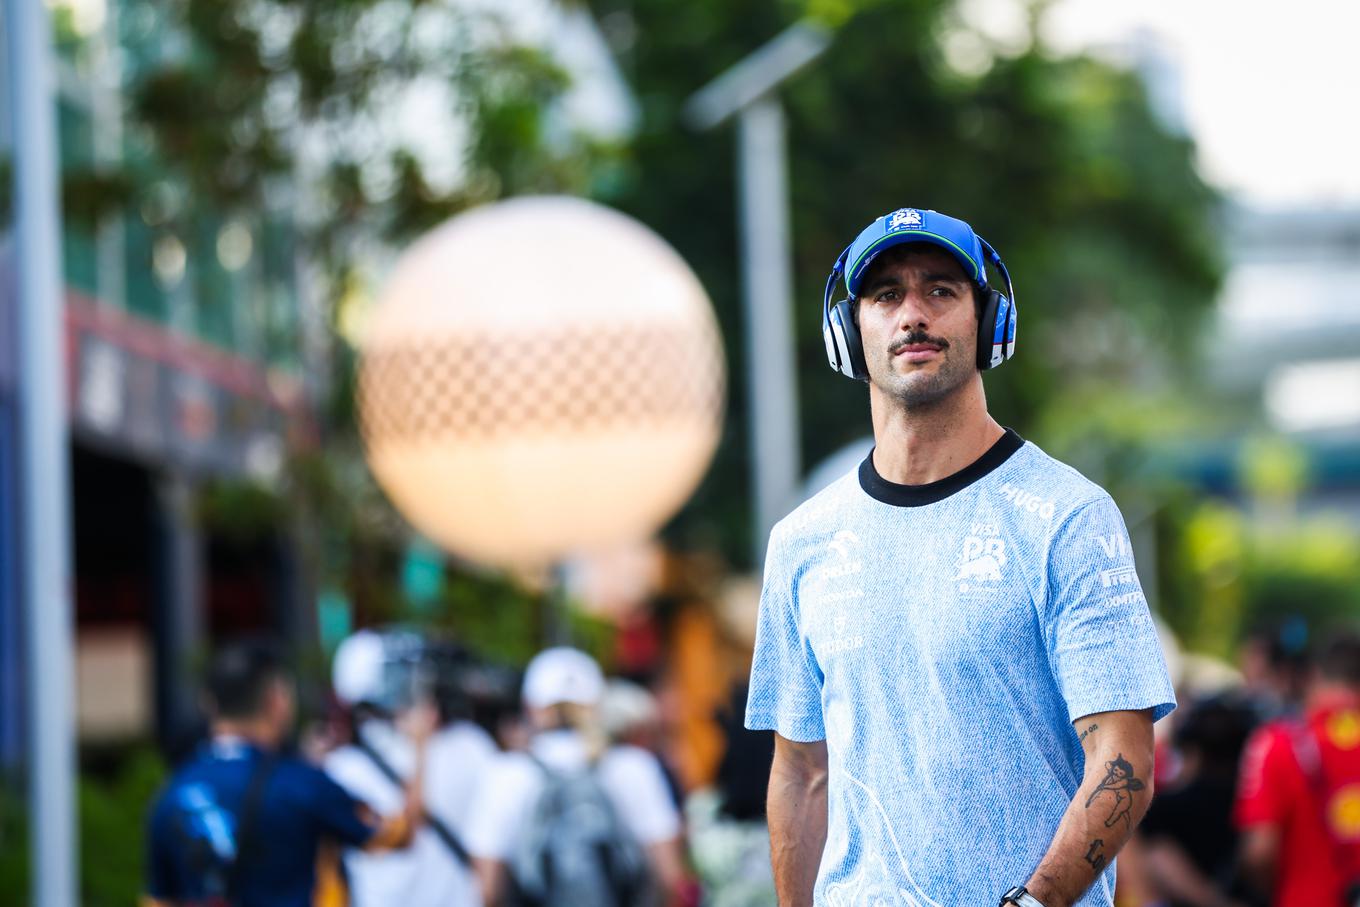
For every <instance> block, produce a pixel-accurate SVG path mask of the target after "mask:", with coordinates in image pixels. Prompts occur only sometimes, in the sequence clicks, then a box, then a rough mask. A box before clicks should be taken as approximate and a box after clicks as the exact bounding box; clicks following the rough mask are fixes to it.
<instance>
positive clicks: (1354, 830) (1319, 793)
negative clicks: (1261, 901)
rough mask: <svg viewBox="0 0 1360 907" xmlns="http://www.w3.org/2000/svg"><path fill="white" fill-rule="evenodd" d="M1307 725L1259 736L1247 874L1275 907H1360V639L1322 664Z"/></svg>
mask: <svg viewBox="0 0 1360 907" xmlns="http://www.w3.org/2000/svg"><path fill="white" fill-rule="evenodd" d="M1305 709H1306V714H1305V717H1304V718H1303V719H1302V720H1297V719H1294V720H1283V721H1275V722H1271V723H1270V724H1267V725H1265V726H1264V727H1262V728H1261V729H1260V730H1258V731H1257V732H1256V733H1255V734H1254V735H1253V736H1252V739H1251V740H1250V741H1249V742H1248V744H1247V748H1246V752H1245V753H1244V754H1243V758H1242V769H1241V777H1240V779H1239V784H1238V790H1237V803H1236V807H1235V810H1234V814H1235V815H1234V818H1235V820H1236V823H1237V826H1238V828H1239V829H1240V830H1241V833H1242V868H1243V871H1244V873H1245V874H1247V875H1248V876H1249V877H1250V878H1251V879H1253V880H1254V881H1255V882H1256V883H1257V885H1259V886H1260V887H1261V889H1262V891H1270V892H1271V893H1272V897H1271V904H1272V905H1274V907H1341V905H1347V907H1353V905H1356V904H1360V897H1358V896H1357V895H1360V636H1354V635H1350V634H1347V635H1343V636H1339V637H1337V638H1335V639H1333V640H1332V641H1331V642H1330V643H1329V644H1328V645H1327V646H1326V648H1325V649H1324V651H1323V653H1322V656H1321V658H1320V659H1319V660H1318V663H1317V666H1316V669H1315V673H1314V677H1313V680H1312V682H1311V684H1310V687H1309V692H1308V696H1307V699H1306V700H1305Z"/></svg>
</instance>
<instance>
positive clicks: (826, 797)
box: [746, 208, 1175, 907]
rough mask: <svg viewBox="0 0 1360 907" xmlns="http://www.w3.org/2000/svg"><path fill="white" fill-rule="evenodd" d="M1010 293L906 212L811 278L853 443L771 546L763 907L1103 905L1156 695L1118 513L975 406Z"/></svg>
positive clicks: (1164, 697) (953, 223)
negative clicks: (864, 423)
mask: <svg viewBox="0 0 1360 907" xmlns="http://www.w3.org/2000/svg"><path fill="white" fill-rule="evenodd" d="M984 254H985V256H986V258H985V259H984ZM988 262H990V263H991V264H992V265H993V266H994V267H995V268H996V269H997V271H998V272H999V273H1000V275H1001V277H1002V278H1003V281H1004V283H1005V286H1004V288H1003V289H1004V293H1002V292H998V291H997V290H995V289H993V288H992V287H991V286H990V285H989V284H988V276H987V271H986V264H987V263H988ZM842 277H843V278H844V279H845V284H846V288H847V289H848V291H849V298H848V299H846V300H844V301H842V302H839V303H836V304H834V305H833V304H832V302H831V300H832V294H833V291H834V289H835V286H836V284H837V282H838V281H839V280H840V279H841V278H842ZM1009 284H1010V278H1009V276H1008V275H1007V272H1006V270H1005V266H1004V264H1002V262H1001V259H1000V257H999V256H998V255H997V254H996V253H995V251H994V250H993V249H992V247H991V246H989V245H987V244H986V243H985V242H983V241H982V240H981V239H980V238H979V237H978V236H977V235H976V234H975V233H974V232H973V230H972V228H971V227H969V226H968V224H966V223H964V222H963V221H960V220H957V219H955V218H952V217H948V216H946V215H943V214H939V213H936V212H934V211H926V210H918V209H911V208H904V209H901V210H898V211H894V212H892V213H891V214H888V215H885V216H883V217H880V218H879V219H878V220H876V221H874V222H873V223H872V224H870V225H869V226H868V227H867V228H866V229H865V230H864V231H863V232H861V233H860V235H859V237H858V238H857V239H856V240H855V241H854V242H853V243H851V245H850V246H849V247H848V248H847V249H846V250H845V252H843V253H842V255H841V257H840V259H839V261H838V262H837V264H836V266H835V268H834V269H833V272H832V275H831V277H830V279H828V281H827V294H826V298H825V300H824V303H823V328H824V332H825V334H826V340H827V353H828V357H829V358H830V360H831V364H832V367H833V368H835V369H837V370H838V371H840V372H842V373H843V374H846V375H848V376H852V377H855V378H859V379H862V380H866V381H867V382H868V384H869V402H870V412H871V415H872V420H873V428H874V440H875V447H874V450H873V451H872V452H871V454H870V455H869V457H868V458H867V459H865V460H864V462H863V463H862V464H861V465H860V467H859V469H858V470H857V471H856V472H854V473H851V474H849V475H847V476H845V477H843V478H842V479H840V480H838V481H837V482H834V483H833V484H832V485H831V486H829V487H828V488H827V489H825V490H824V491H822V492H821V493H819V494H818V495H817V496H815V497H814V498H812V499H811V500H810V501H808V502H807V503H805V504H804V505H803V506H801V507H800V508H798V510H796V511H795V512H794V513H793V514H791V515H790V516H789V517H787V518H786V519H784V520H783V521H782V522H780V523H779V525H778V526H776V527H775V529H774V531H773V532H772V533H771V537H770V544H769V554H768V557H767V560H766V565H765V585H764V589H763V592H762V597H761V606H760V618H759V624H758V628H757V639H756V650H755V659H754V662H753V666H752V671H751V691H750V696H749V699H748V702H747V718H746V723H747V726H748V727H750V728H752V729H772V730H774V731H776V732H777V734H776V738H775V758H774V764H773V768H772V772H771V778H770V788H769V794H768V805H767V812H768V816H769V822H770V833H771V850H772V857H773V863H774V872H775V884H776V888H777V889H778V891H779V895H780V903H781V904H783V905H785V907H805V905H808V904H816V905H826V907H833V905H834V907H840V905H846V907H849V905H861V904H885V905H909V907H943V905H948V907H954V905H965V904H966V905H986V904H997V903H998V902H1002V903H1007V904H1020V905H1023V907H1035V905H1042V907H1068V905H1072V904H1077V903H1080V904H1082V905H1086V907H1094V905H1105V907H1108V905H1110V904H1111V903H1112V901H1113V892H1114V858H1115V854H1116V853H1118V851H1119V848H1120V847H1121V846H1122V845H1123V843H1124V842H1125V841H1126V840H1127V839H1128V837H1129V835H1130V833H1131V832H1132V830H1133V827H1134V826H1135V825H1137V823H1138V821H1139V819H1141V818H1142V815H1143V813H1144V812H1145V811H1146V809H1147V806H1148V802H1149V800H1150V799H1151V796H1152V752H1153V740H1152V723H1153V722H1154V721H1155V720H1157V719H1158V718H1160V717H1162V716H1163V715H1165V714H1167V713H1168V712H1170V711H1171V709H1172V708H1174V706H1175V702H1174V696H1173V693H1172V690H1171V683H1170V681H1169V679H1168V677H1167V672H1166V666H1165V664H1164V662H1163V659H1162V654H1161V650H1160V648H1159V645H1158V641H1157V635H1156V632H1155V630H1154V628H1153V624H1152V620H1151V618H1150V615H1149V613H1148V607H1147V603H1146V602H1145V601H1144V598H1143V594H1142V591H1141V588H1140V586H1139V583H1138V577H1137V574H1136V573H1135V571H1134V566H1133V558H1132V554H1131V551H1130V546H1129V541H1128V535H1127V532H1126V530H1125V527H1124V522H1123V519H1122V518H1121V516H1120V514H1119V511H1118V509H1117V508H1116V507H1115V505H1114V503H1113V501H1111V499H1110V497H1109V495H1107V494H1106V493H1105V492H1104V491H1102V490H1101V489H1100V488H1099V487H1097V486H1095V485H1094V484H1092V483H1091V482H1089V481H1087V480H1086V479H1084V478H1083V477H1082V476H1081V475H1079V474H1078V473H1077V472H1075V471H1074V470H1072V469H1071V468H1069V467H1067V466H1065V465H1063V464H1061V463H1058V462H1057V461H1055V460H1053V459H1051V458H1050V457H1048V456H1047V455H1046V454H1044V453H1043V452H1042V451H1041V450H1039V449H1038V448H1037V447H1035V446H1034V445H1033V444H1029V443H1026V442H1025V441H1023V440H1021V439H1020V437H1018V436H1017V435H1016V434H1015V433H1014V432H1012V431H1007V430H1005V429H1003V428H1002V427H1001V426H1000V425H998V424H997V423H996V421H995V420H993V419H992V417H991V416H990V415H989V414H988V412H987V403H986V397H985V395H984V393H983V385H982V376H981V374H980V372H981V371H982V370H984V369H987V368H991V367H995V366H996V365H1000V364H1001V363H1002V362H1004V361H1005V360H1006V359H1007V358H1009V356H1010V355H1011V353H1012V352H1013V351H1014V347H1015V303H1014V296H1013V293H1012V290H1011V288H1010V285H1009ZM1093 883H1094V885H1093Z"/></svg>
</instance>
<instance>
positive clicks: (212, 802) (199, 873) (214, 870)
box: [175, 755, 275, 907]
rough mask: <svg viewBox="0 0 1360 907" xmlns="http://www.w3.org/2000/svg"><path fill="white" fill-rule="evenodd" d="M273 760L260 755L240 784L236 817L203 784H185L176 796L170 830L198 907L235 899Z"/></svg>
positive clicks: (228, 905) (229, 904)
mask: <svg viewBox="0 0 1360 907" xmlns="http://www.w3.org/2000/svg"><path fill="white" fill-rule="evenodd" d="M274 764H275V759H274V757H273V756H271V755H264V756H261V757H260V758H259V759H258V760H257V761H256V763H255V767H254V768H253V769H252V770H251V775H250V778H249V780H248V781H247V783H246V793H245V798H244V800H243V801H242V804H241V815H240V816H239V817H234V816H232V815H231V814H230V813H229V812H228V811H227V810H226V809H224V808H223V807H222V806H221V805H220V804H219V803H218V801H217V796H216V793H215V792H214V791H213V789H212V788H211V787H210V786H208V785H206V784H189V785H185V786H184V787H182V788H181V789H180V790H179V792H178V795H177V796H176V813H177V815H176V823H175V824H176V830H177V832H178V834H179V842H180V846H181V847H182V848H183V851H184V856H185V864H186V866H187V867H188V868H189V871H190V872H191V873H193V875H194V877H195V879H196V881H197V885H196V886H195V887H196V888H197V889H198V891H199V892H200V893H201V899H198V900H190V901H188V902H187V903H189V904H192V905H203V907H234V905H236V904H237V903H238V898H239V897H240V886H241V872H242V867H243V866H244V865H247V864H249V863H250V862H251V859H252V856H253V854H254V852H255V847H254V845H255V842H256V832H257V831H258V829H257V827H256V826H257V824H258V822H257V820H258V813H259V807H260V801H261V799H262V798H263V796H264V788H265V785H266V784H267V783H268V781H269V778H270V776H271V775H272V774H273V772H274Z"/></svg>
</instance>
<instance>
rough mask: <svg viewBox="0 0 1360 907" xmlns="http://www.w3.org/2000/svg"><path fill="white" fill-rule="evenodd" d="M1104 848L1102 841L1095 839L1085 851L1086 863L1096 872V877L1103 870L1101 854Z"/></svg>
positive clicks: (1103, 855)
mask: <svg viewBox="0 0 1360 907" xmlns="http://www.w3.org/2000/svg"><path fill="white" fill-rule="evenodd" d="M1104 847H1105V841H1104V839H1102V838H1096V839H1095V840H1094V841H1092V842H1091V846H1090V847H1089V848H1087V850H1086V857H1085V859H1086V862H1087V863H1090V864H1091V868H1092V869H1094V870H1095V871H1096V875H1100V871H1101V870H1102V869H1104V868H1105V854H1104V853H1103V852H1102V849H1103V848H1104Z"/></svg>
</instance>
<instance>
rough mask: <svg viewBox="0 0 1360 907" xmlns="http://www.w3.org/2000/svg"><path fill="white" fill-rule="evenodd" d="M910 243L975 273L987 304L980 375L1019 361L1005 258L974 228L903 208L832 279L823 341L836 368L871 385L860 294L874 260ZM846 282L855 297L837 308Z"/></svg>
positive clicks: (844, 259)
mask: <svg viewBox="0 0 1360 907" xmlns="http://www.w3.org/2000/svg"><path fill="white" fill-rule="evenodd" d="M932 228H933V229H932ZM904 242H929V243H933V244H935V245H938V246H940V247H942V248H943V249H944V250H945V251H947V252H949V253H950V254H951V255H953V256H954V257H955V258H958V259H959V262H960V264H963V265H964V266H965V269H966V270H968V271H971V272H972V273H971V275H970V276H971V278H972V281H973V286H974V292H977V293H979V294H981V303H982V304H981V305H980V306H979V308H978V338H977V367H978V369H979V370H981V371H986V370H988V369H993V368H996V367H997V366H998V365H1000V364H1001V363H1003V362H1005V361H1006V360H1007V359H1009V358H1011V357H1012V356H1014V355H1015V328H1016V321H1017V320H1018V313H1017V310H1016V305H1015V288H1014V287H1013V286H1012V284H1011V275H1010V272H1009V271H1008V270H1007V269H1006V264H1005V262H1003V261H1002V260H1001V256H1000V255H998V254H997V252H996V250H995V249H993V248H992V246H991V244H990V243H988V242H987V241H986V240H985V239H983V238H982V237H980V236H978V235H977V234H976V233H974V232H973V228H972V227H970V226H968V224H966V223H964V222H963V221H961V220H958V219H957V218H953V217H949V216H948V215H944V214H940V213H938V212H936V211H929V210H923V209H921V210H918V209H914V208H900V209H898V210H897V211H894V212H892V213H890V214H885V215H883V216H882V217H880V218H878V219H877V220H875V221H874V222H873V223H872V224H870V225H869V226H868V227H866V228H865V229H864V230H863V231H862V232H861V233H860V235H859V236H858V237H857V238H856V239H855V241H854V242H852V243H851V244H850V245H848V246H846V247H845V250H844V251H842V252H841V254H840V255H839V256H838V257H837V259H836V263H835V265H833V266H832V268H831V274H830V276H828V277H827V279H826V292H825V294H824V295H823V297H822V339H823V340H824V341H825V343H826V358H827V361H828V362H829V363H830V364H831V367H832V368H833V369H835V370H836V371H838V372H840V373H841V374H842V375H845V376H846V377H847V378H854V379H856V380H859V381H868V380H869V369H868V367H867V365H866V364H865V361H864V343H863V341H862V340H861V338H860V334H859V325H857V324H856V323H855V313H854V294H855V292H856V291H857V290H858V285H859V279H860V278H861V277H862V276H863V274H864V271H865V269H867V268H868V266H869V263H870V262H871V261H872V260H873V258H874V257H875V256H876V255H877V254H878V253H879V252H881V251H883V250H884V249H886V248H888V247H889V246H894V245H898V244H900V243H904ZM852 253H853V256H852ZM984 254H985V256H986V258H987V260H989V261H990V262H991V263H992V265H993V267H995V268H996V270H997V272H998V273H999V274H1000V275H1001V279H1002V280H1003V281H1005V284H1006V291H1005V292H1004V293H1002V292H1000V291H999V290H997V289H996V288H994V287H992V286H990V285H989V284H988V282H987V271H986V267H985V263H984V262H983V261H982V260H981V259H982V257H983V255H984ZM975 256H976V257H975ZM847 263H849V271H848V272H847ZM842 278H844V279H845V282H846V290H847V291H848V292H849V293H850V295H849V296H847V297H846V298H844V299H841V300H839V301H837V302H835V303H833V302H832V301H831V300H832V297H833V296H834V295H835V291H836V283H837V282H838V281H840V280H841V279H842Z"/></svg>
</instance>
